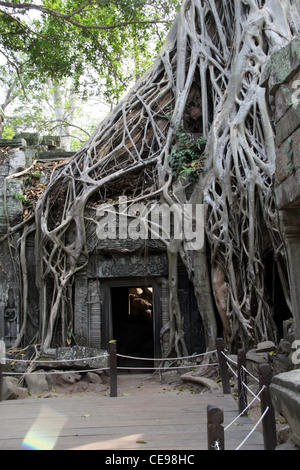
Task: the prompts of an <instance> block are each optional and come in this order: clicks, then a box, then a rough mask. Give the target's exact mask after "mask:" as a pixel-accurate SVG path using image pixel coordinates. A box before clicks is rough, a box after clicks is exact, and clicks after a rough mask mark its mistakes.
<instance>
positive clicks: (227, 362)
mask: <svg viewBox="0 0 300 470" xmlns="http://www.w3.org/2000/svg"><path fill="white" fill-rule="evenodd" d="M217 346H218V348H219V345H217ZM216 352H218V354H219V353H220V352H221V353H222V355H223V357H225V361H224V363H225V365H226V366H227V368H228V369H229V370H231V372H232V374H233V376H235V377H236V378H237V379H238V380H239V391H240V393H242V392H241V391H242V390H243V387H244V390H245V391H246V390H247V391H248V392H249V393H250V394H252V396H253V399H252V401H251V402H250V403H249V404H247V406H246V407H245V408H244V409H243V410H242V411H241V406H240V405H239V411H241V412H240V413H239V415H238V416H237V417H236V418H235V419H234V420H232V421H231V422H230V423H229V424H228V425H227V426H226V427H225V428H224V432H226V431H227V430H228V429H229V428H230V427H231V426H232V425H233V424H234V423H235V422H236V421H237V420H238V419H239V418H240V417H241V416H243V415H245V414H246V412H247V411H248V410H249V408H251V406H252V405H253V403H254V402H255V401H256V400H258V401H260V402H262V400H263V399H260V398H259V396H260V395H261V393H262V392H263V391H264V390H265V388H266V387H265V385H263V384H264V383H266V385H267V386H268V383H267V382H263V381H261V375H260V380H258V379H257V377H255V376H254V375H253V374H252V373H251V372H250V371H248V370H247V368H246V367H245V366H244V365H243V364H245V361H244V362H243V363H241V361H240V359H239V361H240V362H238V363H237V362H235V361H234V360H233V359H232V358H230V357H228V356H227V355H226V354H225V352H224V347H223V350H221V351H220V350H219V349H218V350H212V351H207V352H205V353H199V354H193V355H191V356H183V357H163V358H149V357H147V358H145V357H137V356H129V355H124V354H119V353H116V350H115V353H114V366H113V367H114V369H113V368H112V360H113V359H112V357H113V356H112V349H111V350H110V353H105V354H102V355H99V356H93V357H83V358H76V359H75V358H73V359H65V360H64V359H60V360H58V359H49V360H34V359H31V360H30V359H28V360H26V359H17V358H15V359H12V358H5V359H4V361H5V362H6V361H7V362H13V363H26V364H28V365H39V364H42V365H43V366H45V365H51V364H53V363H55V364H56V365H57V364H61V363H68V362H70V363H74V362H81V361H84V362H89V361H95V360H98V359H104V358H106V359H107V358H110V367H102V368H97V369H95V368H93V369H83V370H71V371H43V372H41V371H34V372H4V374H5V375H18V376H24V375H29V374H30V375H32V374H33V375H34V374H41V373H44V374H45V375H57V374H64V373H65V374H73V373H87V372H101V371H106V370H110V372H111V380H112V374H113V370H114V371H115V372H116V371H117V370H139V371H141V370H144V371H153V370H154V371H169V370H177V369H189V368H190V369H195V368H201V367H206V368H207V367H214V366H220V364H221V356H219V361H218V362H216V363H210V364H191V363H189V364H183V365H179V366H173V365H170V366H167V365H161V366H158V367H155V366H153V367H131V366H129V367H128V366H123V367H121V366H117V362H116V358H117V357H119V358H124V359H130V360H136V361H151V362H162V363H165V362H167V361H168V362H170V363H174V362H176V361H187V360H189V361H190V360H195V359H197V358H199V357H203V356H206V355H212V354H214V353H216ZM242 352H243V354H244V357H245V352H244V351H242ZM239 358H240V356H239ZM222 362H223V361H222ZM231 365H233V366H235V367H237V368H238V371H239V373H238V374H237V373H236V371H235V370H234V369H233V367H232V366H231ZM220 367H221V366H220ZM223 372H224V371H223ZM223 372H222V370H221V376H222V379H224V377H225V375H224V376H223ZM2 373H3V372H2ZM244 373H246V374H248V375H249V376H250V377H252V379H253V380H255V381H257V382H259V383H260V387H261V388H260V390H259V392H258V393H257V394H256V395H255V393H254V392H253V391H252V390H251V389H250V388H249V387H248V386H247V383H246V376H245V375H244ZM260 374H261V371H260ZM226 375H227V372H226ZM241 379H242V380H241ZM227 380H228V383H229V379H228V378H227ZM111 383H112V382H111ZM224 393H228V392H224ZM229 393H230V391H229ZM246 395H247V394H246ZM111 396H117V394H115V395H113V394H111ZM263 397H264V400H265V395H263ZM247 401H248V400H247V396H246V401H244V403H243V404H242V406H244V404H246V403H247ZM270 407H271V408H272V406H271V404H270V403H269V406H266V404H264V407H263V408H265V410H264V412H263V413H262V415H261V417H260V419H259V420H258V422H257V423H256V424H255V425H254V427H253V428H252V430H251V431H250V432H249V433H248V435H247V436H246V437H245V439H244V440H243V441H242V442H241V444H240V445H239V446H238V447H237V448H236V450H239V449H240V448H241V447H242V446H243V445H244V444H245V442H246V441H247V440H248V439H249V437H250V436H251V435H252V434H253V432H254V431H255V429H256V428H257V427H258V425H259V424H260V422H261V421H262V420H263V419H264V417H265V416H266V414H267V413H268V411H269V410H270ZM263 408H262V409H263ZM218 444H219V443H218V441H217V440H215V441H214V448H215V449H216V450H219V448H220V447H219V445H218Z"/></svg>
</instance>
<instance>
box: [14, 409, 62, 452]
mask: <svg viewBox="0 0 300 470" xmlns="http://www.w3.org/2000/svg"><path fill="white" fill-rule="evenodd" d="M66 421H67V418H66V417H65V416H63V415H61V414H59V413H57V412H56V411H53V410H51V408H48V407H46V406H42V407H41V409H40V412H39V414H38V416H37V418H36V420H35V421H34V423H33V425H32V426H31V428H30V429H29V431H28V433H27V434H26V436H25V438H24V440H23V443H22V449H23V450H53V449H54V447H55V444H56V441H57V439H58V437H59V435H60V433H61V430H62V428H63V426H64V424H65V423H66Z"/></svg>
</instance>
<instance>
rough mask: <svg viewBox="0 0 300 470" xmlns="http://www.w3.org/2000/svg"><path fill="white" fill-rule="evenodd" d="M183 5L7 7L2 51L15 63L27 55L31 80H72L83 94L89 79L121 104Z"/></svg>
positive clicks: (161, 0) (159, 0) (157, 1)
mask: <svg viewBox="0 0 300 470" xmlns="http://www.w3.org/2000/svg"><path fill="white" fill-rule="evenodd" d="M17 3H19V5H20V6H19V7H16V4H17ZM4 4H5V5H4ZM180 5H181V1H180V0H168V1H165V0H152V1H150V2H148V1H145V0H122V1H121V0H113V1H110V0H101V1H94V0H90V1H87V2H86V1H85V0H41V2H31V3H26V2H14V5H11V4H10V2H2V6H1V7H0V49H1V51H4V52H5V54H6V56H7V57H9V58H10V60H12V62H14V57H15V55H16V54H20V53H23V54H25V55H26V57H27V65H28V67H30V74H31V78H37V77H38V78H39V80H41V79H42V78H45V77H47V78H49V77H50V78H51V79H53V80H61V79H62V78H63V77H72V79H73V80H74V83H76V84H77V90H78V91H81V92H82V86H83V80H82V77H83V76H84V75H86V76H87V78H86V77H85V80H84V82H85V84H86V83H87V81H88V82H89V83H93V86H95V85H97V87H98V92H100V93H101V94H102V96H103V94H106V96H108V97H109V98H110V102H112V101H113V100H114V101H117V100H119V98H120V96H121V94H122V93H123V92H124V90H125V89H126V88H127V87H128V85H129V83H130V82H131V81H132V80H134V79H135V77H136V76H137V75H140V74H141V73H142V72H143V71H144V70H145V69H146V68H148V67H149V64H150V63H151V61H152V59H153V58H154V56H155V55H156V53H157V48H160V47H161V45H162V41H163V40H164V37H165V35H166V33H167V31H168V29H169V27H170V23H171V22H172V21H173V19H174V16H175V13H176V11H177V10H178V9H179V6H180ZM150 43H152V48H150V47H149V44H150ZM134 58H135V59H136V58H138V60H135V61H134V62H135V64H134V65H133V66H131V65H129V64H130V63H132V62H133V60H132V59H134ZM15 65H16V67H17V66H18V64H15ZM137 69H138V70H137ZM103 82H104V84H103ZM112 98H113V99H112Z"/></svg>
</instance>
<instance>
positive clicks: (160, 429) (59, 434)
mask: <svg viewBox="0 0 300 470" xmlns="http://www.w3.org/2000/svg"><path fill="white" fill-rule="evenodd" d="M207 405H220V406H222V407H223V409H224V416H225V426H226V425H227V424H229V423H230V422H231V421H232V420H234V419H235V418H236V417H237V416H238V410H237V404H236V402H235V400H234V398H233V397H232V396H231V395H223V394H221V393H220V394H208V393H206V394H195V395H192V394H183V395H180V394H179V395H178V394H177V393H176V392H174V393H173V392H171V393H168V394H167V395H164V394H160V393H157V394H154V395H136V396H120V397H119V396H118V397H116V398H111V397H105V396H104V397H95V396H93V397H67V398H39V399H26V400H14V401H3V402H1V403H0V450H21V449H39V450H47V449H53V450H127V451H129V450H151V451H155V450H165V451H180V450H184V451H196V450H207V432H206V427H207V422H206V409H207ZM251 429H253V423H252V422H251V421H250V419H249V418H240V419H239V420H238V421H237V423H235V424H234V425H232V426H230V427H229V429H228V430H227V431H226V432H225V448H226V450H235V449H236V448H237V447H238V446H239V445H240V443H241V442H242V441H243V439H244V438H245V437H246V436H247V435H248V433H249V432H250V431H251ZM263 448H264V447H263V438H262V435H261V433H259V432H258V431H256V430H255V431H254V432H253V434H252V435H251V436H250V438H249V439H248V440H247V441H246V443H245V445H244V446H243V447H242V448H241V450H263Z"/></svg>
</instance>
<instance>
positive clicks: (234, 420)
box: [224, 387, 264, 431]
mask: <svg viewBox="0 0 300 470" xmlns="http://www.w3.org/2000/svg"><path fill="white" fill-rule="evenodd" d="M263 390H264V387H263V388H261V389H260V391H259V392H258V394H257V395H255V397H254V398H253V400H252V401H251V402H250V403H249V405H248V406H246V408H245V409H244V410H243V411H242V412H241V413H240V414H239V415H238V416H237V417H236V418H235V419H233V420H232V421H231V423H229V424H228V425H227V426H226V428H225V429H224V431H227V429H229V428H230V426H232V425H233V424H234V423H235V422H236V421H237V420H238V419H239V418H240V417H241V416H242V415H243V414H244V413H245V411H247V410H248V409H249V408H251V406H252V404H253V403H254V402H255V400H257V399H259V398H258V397H259V395H260V394H261V393H262V391H263ZM259 401H260V399H259Z"/></svg>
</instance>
